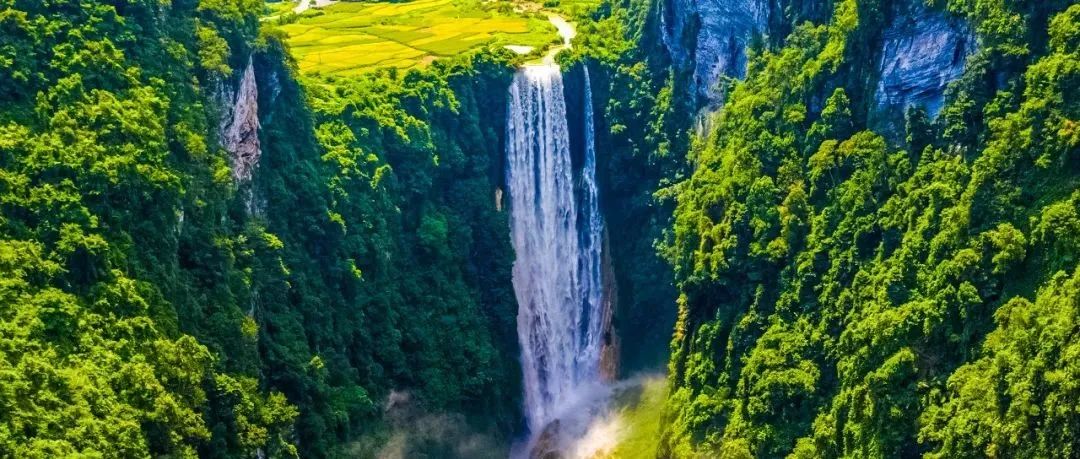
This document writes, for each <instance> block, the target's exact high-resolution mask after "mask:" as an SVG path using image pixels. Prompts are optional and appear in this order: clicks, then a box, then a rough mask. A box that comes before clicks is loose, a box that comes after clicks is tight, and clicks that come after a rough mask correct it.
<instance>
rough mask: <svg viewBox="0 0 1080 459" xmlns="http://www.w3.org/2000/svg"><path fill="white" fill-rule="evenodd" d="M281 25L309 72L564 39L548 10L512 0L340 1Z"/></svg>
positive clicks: (405, 64) (424, 60) (417, 61)
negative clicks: (526, 8) (527, 9)
mask: <svg viewBox="0 0 1080 459" xmlns="http://www.w3.org/2000/svg"><path fill="white" fill-rule="evenodd" d="M279 27H280V28H281V29H282V30H284V31H285V32H286V33H287V34H288V37H289V38H288V41H289V45H290V47H291V48H292V52H293V55H294V56H295V57H296V59H297V61H298V63H299V66H300V70H301V71H302V72H304V73H309V74H334V75H355V74H360V73H363V72H366V71H369V70H371V69H374V68H379V67H397V68H411V67H417V66H423V65H426V64H428V63H430V62H431V61H433V60H435V59H437V58H440V57H447V56H453V55H456V54H460V53H463V52H465V51H468V50H470V49H473V48H477V47H481V46H488V45H495V46H504V45H525V46H532V47H536V48H544V47H546V46H547V45H548V44H550V43H552V42H555V41H558V34H557V33H556V30H555V27H554V26H552V25H551V23H549V22H548V21H547V19H546V18H545V17H544V16H542V15H539V14H531V13H523V12H515V9H514V7H513V4H512V3H511V2H509V1H506V0H494V1H486V2H483V1H479V0H414V1H409V2H405V3H388V2H378V3H359V2H339V3H335V4H333V5H330V6H327V7H323V8H319V9H310V10H308V11H305V12H304V13H303V14H301V15H300V17H299V18H298V19H297V20H295V22H292V23H290V24H284V25H281V26H279Z"/></svg>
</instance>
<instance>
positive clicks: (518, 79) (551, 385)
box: [506, 64, 603, 436]
mask: <svg viewBox="0 0 1080 459" xmlns="http://www.w3.org/2000/svg"><path fill="white" fill-rule="evenodd" d="M587 78H588V77H587V76H586V80H585V82H586V85H588V79H587ZM586 91H587V92H586V95H588V96H589V97H588V98H587V99H586V101H585V104H586V105H585V109H586V112H587V113H586V116H585V130H586V135H585V142H586V145H585V161H584V166H583V169H582V173H581V177H580V188H576V187H575V181H574V170H573V166H572V164H571V156H570V140H569V128H568V126H567V119H566V101H565V100H564V98H563V83H562V73H561V70H560V69H559V67H558V66H557V65H554V64H544V65H530V66H526V67H524V68H523V69H521V70H520V71H519V72H518V73H517V74H516V75H515V76H514V81H513V83H512V84H511V85H510V90H509V102H508V110H507V127H506V154H507V170H506V179H507V185H508V190H509V195H510V232H511V239H512V243H513V246H514V250H515V253H516V256H517V258H516V260H515V261H514V267H513V284H514V293H515V295H516V297H517V301H518V317H517V326H518V340H519V341H520V344H521V364H522V370H523V372H524V385H525V413H526V419H527V422H528V426H529V430H530V432H532V434H533V435H534V436H535V435H537V434H539V433H540V430H542V429H544V428H545V426H547V425H548V424H549V423H551V422H552V421H554V420H555V419H558V418H559V413H560V412H565V411H567V410H571V409H573V408H574V406H575V404H576V403H578V400H580V397H581V396H582V395H581V389H582V388H583V387H589V386H595V385H597V384H599V383H600V375H599V360H600V348H601V343H602V341H603V340H602V334H603V330H602V320H601V318H600V316H601V307H602V306H601V304H602V301H601V300H602V298H601V297H602V282H601V269H600V263H601V258H600V251H601V235H602V234H603V222H602V219H601V216H600V211H599V206H598V203H597V187H596V179H595V172H596V151H595V146H594V145H593V133H592V129H593V127H592V124H593V120H592V102H591V100H589V99H591V95H590V94H589V91H591V88H588V86H586ZM575 191H577V192H575Z"/></svg>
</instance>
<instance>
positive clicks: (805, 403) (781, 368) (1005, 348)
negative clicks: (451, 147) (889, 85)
mask: <svg viewBox="0 0 1080 459" xmlns="http://www.w3.org/2000/svg"><path fill="white" fill-rule="evenodd" d="M938 3H939V4H941V5H940V6H941V7H945V8H947V9H948V10H949V11H951V12H953V13H955V14H959V15H963V16H964V17H966V18H968V20H969V21H970V22H971V23H972V24H973V25H974V29H975V31H976V33H977V35H978V39H979V45H980V46H979V51H978V52H977V54H975V55H974V56H972V57H970V58H969V60H968V65H967V70H966V72H965V74H964V76H963V77H962V78H961V79H960V80H958V81H957V82H956V83H954V84H953V85H952V86H951V87H950V90H949V92H948V104H947V106H946V107H945V109H944V112H943V113H942V114H941V116H940V117H938V118H937V119H936V120H931V119H929V117H928V116H927V115H926V114H925V113H923V112H921V111H920V110H918V109H913V110H910V111H909V112H908V113H907V123H906V129H905V130H904V132H893V131H889V130H888V129H884V130H880V131H876V130H875V129H879V127H878V126H873V125H870V124H868V121H867V120H868V119H870V118H871V116H872V113H869V111H870V109H869V108H868V103H867V101H868V99H869V95H870V94H872V92H871V91H872V86H871V84H872V79H868V78H866V75H867V74H868V72H871V71H872V70H873V69H872V68H868V67H867V65H871V64H868V63H872V62H876V59H875V54H874V49H873V47H871V46H868V44H871V43H875V42H876V41H875V40H877V37H876V35H875V34H877V33H878V31H880V30H883V29H884V27H883V23H884V21H887V20H888V19H889V9H888V8H887V7H886V2H878V1H854V0H844V1H838V2H835V6H834V8H835V9H834V13H833V15H832V18H831V19H830V20H829V21H828V22H827V23H821V24H814V23H810V22H807V23H802V24H799V25H797V26H796V27H795V28H794V30H793V31H792V32H791V34H790V35H788V36H787V37H786V38H785V39H784V40H783V43H782V45H780V46H776V47H768V46H766V47H762V48H759V49H756V50H755V52H754V55H753V56H752V58H751V62H750V68H749V72H748V76H747V78H746V80H745V81H742V82H738V83H734V84H733V85H732V88H731V90H730V93H729V96H728V98H727V100H726V102H725V105H724V108H723V109H722V110H721V111H720V113H719V114H718V115H717V116H716V118H715V120H714V128H713V129H712V130H711V132H710V133H709V134H708V137H707V139H706V140H704V141H703V142H701V143H699V144H696V145H695V147H694V148H693V149H692V151H691V154H690V158H691V161H692V165H693V168H694V172H693V175H692V176H691V177H690V178H688V179H687V180H684V181H682V182H680V183H678V184H676V185H674V186H673V187H671V188H669V189H666V190H664V191H662V192H661V195H662V196H671V197H673V198H674V199H675V200H676V202H677V209H676V211H675V222H674V225H673V227H672V229H671V231H670V232H669V235H668V238H667V243H666V244H665V246H664V248H663V252H664V254H665V256H666V258H667V259H668V260H669V261H670V262H671V264H672V265H673V266H674V269H675V278H676V283H677V285H678V288H679V292H680V296H679V320H678V324H677V326H676V330H675V336H674V339H673V341H672V352H673V355H672V359H671V363H670V367H669V370H670V374H669V378H670V382H671V385H672V388H673V390H672V393H671V396H670V400H669V409H670V411H669V414H668V416H669V421H670V426H669V427H668V430H667V432H666V438H665V447H664V448H663V449H662V451H661V454H663V455H671V456H674V457H691V456H694V455H695V454H706V455H709V456H712V455H719V456H721V457H778V456H790V457H908V456H917V455H926V456H928V457H969V456H970V457H983V456H989V457H1066V456H1070V455H1075V454H1076V453H1077V451H1076V450H1075V448H1076V444H1077V443H1076V440H1077V438H1080V437H1078V436H1077V435H1078V434H1080V431H1078V430H1077V429H1078V428H1080V412H1077V410H1076V402H1075V400H1076V399H1077V397H1078V395H1080V393H1078V387H1080V386H1077V385H1076V384H1075V383H1074V382H1073V381H1076V380H1077V377H1078V376H1080V374H1078V370H1080V368H1078V367H1077V366H1076V363H1075V359H1074V358H1072V357H1070V356H1071V355H1074V354H1075V352H1076V351H1077V347H1076V346H1077V340H1076V337H1075V333H1076V331H1077V327H1078V326H1080V322H1077V315H1076V311H1077V304H1078V303H1077V301H1078V298H1080V291H1078V290H1077V285H1078V281H1077V279H1080V277H1078V276H1080V269H1078V268H1077V262H1078V257H1080V245H1078V244H1077V241H1080V239H1078V238H1077V236H1078V235H1080V226H1077V222H1078V221H1080V220H1078V219H1080V191H1078V188H1080V162H1078V159H1080V155H1078V152H1080V150H1078V148H1080V136H1078V135H1077V133H1078V132H1080V131H1078V130H1077V124H1076V123H1077V121H1076V120H1077V119H1078V116H1080V103H1078V101H1077V98H1076V94H1078V92H1077V91H1078V89H1080V87H1078V86H1077V83H1078V82H1080V48H1078V45H1080V42H1078V41H1077V37H1078V36H1080V26H1078V24H1080V6H1077V5H1073V6H1068V3H1070V2H1064V1H1050V2H997V1H978V2H961V1H952V2H938ZM1066 7H1068V8H1066Z"/></svg>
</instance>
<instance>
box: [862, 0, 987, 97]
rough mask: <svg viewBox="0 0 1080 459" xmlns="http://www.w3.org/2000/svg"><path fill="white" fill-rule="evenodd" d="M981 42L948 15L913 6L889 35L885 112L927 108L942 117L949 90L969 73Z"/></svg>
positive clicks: (881, 87)
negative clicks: (966, 70) (968, 63)
mask: <svg viewBox="0 0 1080 459" xmlns="http://www.w3.org/2000/svg"><path fill="white" fill-rule="evenodd" d="M974 50H975V39H974V37H973V36H972V33H971V31H970V30H969V28H968V27H967V25H966V24H965V23H964V22H963V21H961V20H959V19H957V18H953V17H951V16H949V15H948V14H947V13H944V12H941V11H935V10H931V9H929V8H927V7H926V6H924V5H923V4H922V3H921V2H913V6H912V7H911V8H910V10H908V11H907V12H901V13H899V14H897V15H895V19H894V21H893V23H892V24H891V25H890V26H889V27H888V28H887V29H886V30H885V33H884V41H883V48H882V52H881V63H880V65H879V70H880V72H881V73H880V75H881V77H880V80H879V81H878V86H877V90H876V91H875V94H874V99H875V103H876V105H877V107H878V109H880V110H901V111H904V110H906V109H907V108H909V107H912V106H921V107H923V108H924V109H926V112H927V113H928V114H929V115H930V116H931V117H934V116H937V114H938V112H940V111H941V107H942V105H943V103H944V99H945V88H946V87H947V86H948V84H949V83H950V82H952V81H953V80H955V79H957V78H959V77H960V75H961V74H962V73H963V72H964V63H965V61H966V60H967V57H968V56H969V55H970V54H971V53H972V52H974Z"/></svg>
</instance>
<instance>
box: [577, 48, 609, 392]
mask: <svg viewBox="0 0 1080 459" xmlns="http://www.w3.org/2000/svg"><path fill="white" fill-rule="evenodd" d="M582 68H583V69H584V72H585V80H584V81H585V101H584V108H585V122H584V124H585V135H584V140H585V161H584V163H585V164H584V165H583V167H582V171H581V182H582V193H581V200H582V204H583V206H582V207H583V209H582V213H581V217H582V220H583V222H582V223H583V224H582V225H581V227H580V229H581V256H580V257H579V260H580V267H579V270H580V271H579V272H580V273H581V292H582V295H583V296H584V298H583V303H582V311H584V314H583V322H584V323H583V327H582V334H581V338H580V340H581V346H582V349H583V350H584V352H581V353H580V354H579V355H578V357H579V359H580V360H579V362H578V366H579V368H581V369H582V370H583V371H582V376H584V377H588V378H592V379H595V378H597V377H599V371H600V348H601V345H602V344H603V333H604V323H603V320H602V318H603V313H604V311H603V310H602V308H603V298H602V297H603V293H604V284H603V282H602V279H601V277H600V274H601V266H600V264H601V252H600V251H601V247H602V246H603V242H604V241H603V234H604V221H603V218H602V217H601V215H600V203H599V199H598V196H599V190H598V188H597V186H596V139H595V138H594V132H593V131H594V129H595V128H594V127H593V105H592V82H591V81H589V68H588V67H582Z"/></svg>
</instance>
